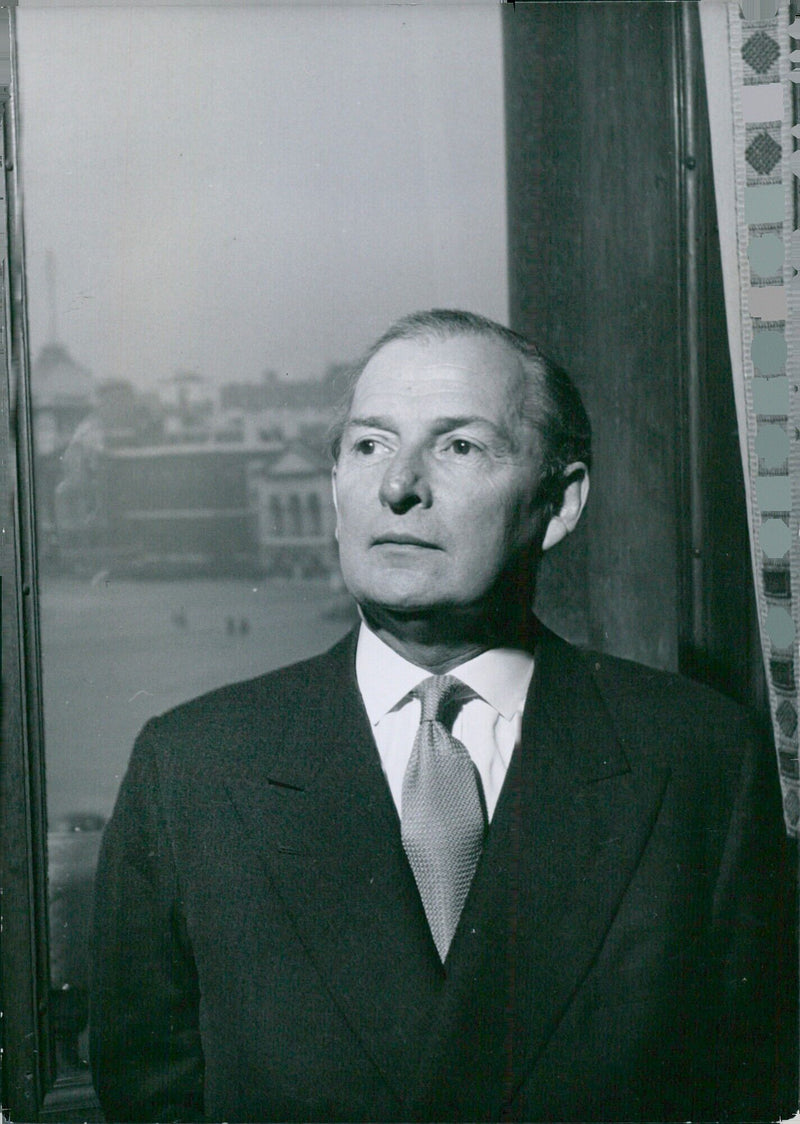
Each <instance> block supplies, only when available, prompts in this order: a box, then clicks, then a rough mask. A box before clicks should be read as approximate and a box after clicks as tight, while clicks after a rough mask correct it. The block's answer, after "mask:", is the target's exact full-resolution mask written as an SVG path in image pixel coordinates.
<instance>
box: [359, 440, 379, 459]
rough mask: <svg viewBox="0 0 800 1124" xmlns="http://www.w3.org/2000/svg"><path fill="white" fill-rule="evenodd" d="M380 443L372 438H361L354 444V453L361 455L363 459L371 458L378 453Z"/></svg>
mask: <svg viewBox="0 0 800 1124" xmlns="http://www.w3.org/2000/svg"><path fill="white" fill-rule="evenodd" d="M377 449H378V442H377V441H376V440H375V439H374V438H372V437H361V438H359V440H358V441H356V442H354V444H353V452H354V453H360V454H361V456H362V457H369V456H371V455H372V454H373V453H375V452H377Z"/></svg>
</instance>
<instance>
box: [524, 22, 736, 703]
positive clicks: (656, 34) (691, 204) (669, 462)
mask: <svg viewBox="0 0 800 1124" xmlns="http://www.w3.org/2000/svg"><path fill="white" fill-rule="evenodd" d="M504 44H505V60H506V116H507V135H508V206H509V257H510V294H511V323H512V326H514V327H516V328H518V329H519V330H521V331H523V332H525V333H526V334H528V335H530V336H532V337H533V338H534V339H536V340H537V341H538V342H540V344H541V346H542V347H543V349H544V350H545V351H547V352H548V353H549V354H550V355H551V356H552V357H553V358H554V359H556V360H557V361H558V362H560V363H562V364H563V365H564V366H565V367H566V368H567V369H568V370H569V371H570V372H571V373H572V374H573V376H574V378H575V380H576V382H577V383H578V385H579V387H580V389H581V391H582V393H583V395H584V398H585V401H586V405H587V408H588V410H589V413H590V415H591V417H592V421H593V425H594V431H595V466H594V472H593V477H592V491H591V496H590V501H589V509H588V511H587V515H586V520H585V526H584V527H583V528H582V529H580V530H579V531H578V532H577V533H576V535H575V536H573V541H571V542H570V543H568V544H566V546H564V547H562V548H556V550H555V551H554V552H553V553H552V555H550V556H548V557H547V558H546V559H545V564H544V567H543V572H542V579H541V583H540V597H539V609H540V612H541V614H542V616H543V617H544V618H545V620H547V621H548V622H549V623H552V624H553V626H554V627H556V628H557V629H559V630H561V631H562V632H564V633H565V634H567V635H568V636H570V637H571V638H573V639H575V640H577V641H579V642H584V643H588V644H591V645H592V646H594V647H598V648H601V649H603V650H606V651H610V652H614V653H617V654H620V655H623V656H628V657H631V658H633V659H637V660H641V661H642V662H644V663H648V664H651V665H652V666H657V667H664V668H670V669H678V668H680V669H682V670H687V671H689V672H691V673H692V674H695V675H697V676H698V677H699V678H704V679H710V680H712V681H715V682H717V683H718V685H721V686H723V688H725V689H727V690H729V691H730V692H731V693H734V694H738V695H740V696H748V695H749V694H751V692H752V690H753V689H754V688H753V683H754V671H753V662H752V620H751V616H750V600H749V599H750V591H749V588H748V578H747V575H748V573H749V561H748V552H747V539H746V516H745V508H744V492H743V484H742V475H741V465H740V463H739V454H738V447H737V445H736V420H735V414H734V408H733V392H732V387H731V377H730V366H729V360H728V353H727V339H726V334H725V320H724V311H723V306H722V289H721V278H720V266H719V248H718V240H717V234H716V225H715V211H714V192H713V177H712V170H711V160H710V148H709V142H708V125H707V119H706V115H705V103H704V88H703V78H702V65H701V60H702V53H701V51H700V43H699V30H698V26H697V13H696V10H695V7H694V5H683V4H672V3H661V2H659V0H653V2H649V3H648V2H637V3H630V4H626V3H613V2H612V3H605V2H595V3H517V4H515V5H513V6H511V5H509V6H508V7H507V8H506V9H504ZM690 56H691V57H690ZM755 676H756V677H757V672H756V673H755Z"/></svg>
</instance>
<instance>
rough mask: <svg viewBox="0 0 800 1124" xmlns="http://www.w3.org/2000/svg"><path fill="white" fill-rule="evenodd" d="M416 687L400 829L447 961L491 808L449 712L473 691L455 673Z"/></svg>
mask: <svg viewBox="0 0 800 1124" xmlns="http://www.w3.org/2000/svg"><path fill="white" fill-rule="evenodd" d="M413 694H414V695H416V696H417V697H418V698H419V700H420V703H421V705H422V712H421V715H420V723H419V729H418V730H417V734H416V737H415V738H414V746H413V748H412V750H411V757H410V759H409V762H408V766H407V768H406V772H405V776H404V778H403V802H402V817H401V833H402V838H403V846H404V847H405V850H406V855H407V856H408V861H409V863H410V864H411V869H412V870H413V872H414V877H415V878H416V880H417V887H418V889H419V894H420V897H421V898H422V904H423V906H424V907H425V914H426V916H427V918H428V924H429V925H430V929H431V934H432V935H433V939H434V942H435V944H436V948H437V949H438V952H439V957H440V958H441V960H442V962H444V960H445V958H446V956H447V950H448V949H449V948H450V941H451V940H452V939H453V933H454V932H455V930H456V925H457V924H458V919H459V917H460V916H461V910H462V909H463V906H464V902H465V900H466V897H467V893H468V892H469V887H470V883H471V882H472V876H473V875H474V873H475V867H476V866H477V864H478V859H479V857H480V853H481V848H482V846H483V837H484V833H485V830H486V816H485V812H484V806H483V801H482V799H481V792H480V788H479V783H480V782H479V780H478V777H477V774H476V771H475V766H474V765H473V763H472V759H471V758H470V756H469V753H468V752H467V748H466V746H465V745H463V743H462V742H460V741H458V739H457V738H454V737H453V735H452V734H451V733H450V730H449V726H448V725H446V724H445V722H444V721H443V719H444V718H445V716H446V715H447V714H448V712H449V715H450V717H451V721H452V717H454V711H457V710H458V707H457V706H454V703H456V702H457V701H459V700H460V701H461V702H463V701H465V699H466V698H469V697H470V692H469V689H468V688H466V687H465V686H464V684H463V683H462V682H460V680H458V679H455V678H453V676H452V675H433V676H431V678H430V679H426V680H424V682H422V683H420V685H419V687H417V688H416V689H415V690H414V691H413Z"/></svg>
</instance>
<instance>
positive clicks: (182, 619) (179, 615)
mask: <svg viewBox="0 0 800 1124" xmlns="http://www.w3.org/2000/svg"><path fill="white" fill-rule="evenodd" d="M171 620H172V623H173V624H174V625H175V627H176V628H186V627H187V625H188V623H189V621H188V618H187V616H186V609H185V608H184V607H183V605H181V607H180V609H177V610H173V612H172V614H171Z"/></svg>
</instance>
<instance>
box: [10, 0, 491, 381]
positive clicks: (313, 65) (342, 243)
mask: <svg viewBox="0 0 800 1124" xmlns="http://www.w3.org/2000/svg"><path fill="white" fill-rule="evenodd" d="M18 43H19V62H20V110H21V146H22V149H21V156H22V160H21V164H22V175H23V184H24V215H25V238H26V257H27V273H28V284H29V300H30V323H31V340H32V350H33V355H34V358H35V355H36V353H37V350H38V348H39V347H40V346H41V344H42V343H44V342H46V340H47V339H48V337H49V335H50V320H51V317H50V311H49V308H48V303H49V302H48V287H47V283H46V273H47V271H46V264H45V263H46V256H47V252H48V251H51V252H52V255H53V260H54V262H55V277H56V286H55V287H56V294H57V302H56V305H57V307H56V313H57V314H56V324H57V333H58V337H59V339H60V340H61V342H63V343H65V344H66V345H67V346H68V347H69V349H70V350H71V352H72V354H73V357H74V358H75V359H76V360H77V361H78V362H80V363H82V364H84V365H86V366H88V367H89V368H91V370H92V372H93V373H94V375H95V377H96V378H98V379H103V378H112V377H124V378H131V379H134V380H137V381H140V382H144V383H152V382H154V381H155V380H157V379H160V378H164V377H168V376H169V375H171V374H172V373H174V371H176V370H177V369H184V370H186V369H188V370H196V371H198V372H199V373H201V374H204V375H207V376H209V377H210V378H211V379H212V380H214V381H224V380H227V379H233V378H237V379H254V378H257V377H258V376H259V374H260V372H261V371H262V370H263V369H264V368H266V367H275V368H276V369H278V370H279V371H282V372H288V373H289V374H290V375H291V376H292V377H305V376H307V375H317V374H319V373H321V372H322V370H323V368H324V366H325V364H326V363H327V362H329V361H330V360H336V359H343V358H350V357H352V356H353V355H355V354H356V353H357V352H358V351H360V350H361V348H362V347H363V346H364V345H365V344H366V343H367V342H368V341H369V340H370V339H371V338H372V337H373V336H374V335H375V334H377V333H378V332H380V331H381V330H382V329H383V328H384V327H385V326H386V325H387V324H388V322H389V321H390V320H391V319H392V318H394V317H395V316H397V315H400V314H402V313H404V312H407V311H410V310H412V309H414V308H417V307H424V306H429V305H450V306H458V307H466V308H471V309H475V310H477V311H481V312H484V313H487V314H488V315H491V316H494V317H497V318H499V319H501V320H505V319H506V315H507V277H506V247H505V243H506V204H505V169H504V159H505V157H504V139H503V97H502V59H501V36H500V14H499V9H498V8H497V7H495V6H492V7H487V6H485V5H484V6H471V5H465V6H461V7H457V8H456V7H453V6H447V5H432V4H426V5H424V6H420V5H403V4H399V5H391V6H383V7H364V6H357V5H341V6H327V7H306V6H294V7H292V8H284V7H266V8H230V7H219V6H217V7H213V6H212V7H200V8H180V7H179V8H147V7H137V8H110V9H107V8H46V9H38V8H31V9H26V8H22V9H20V10H19V11H18Z"/></svg>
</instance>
